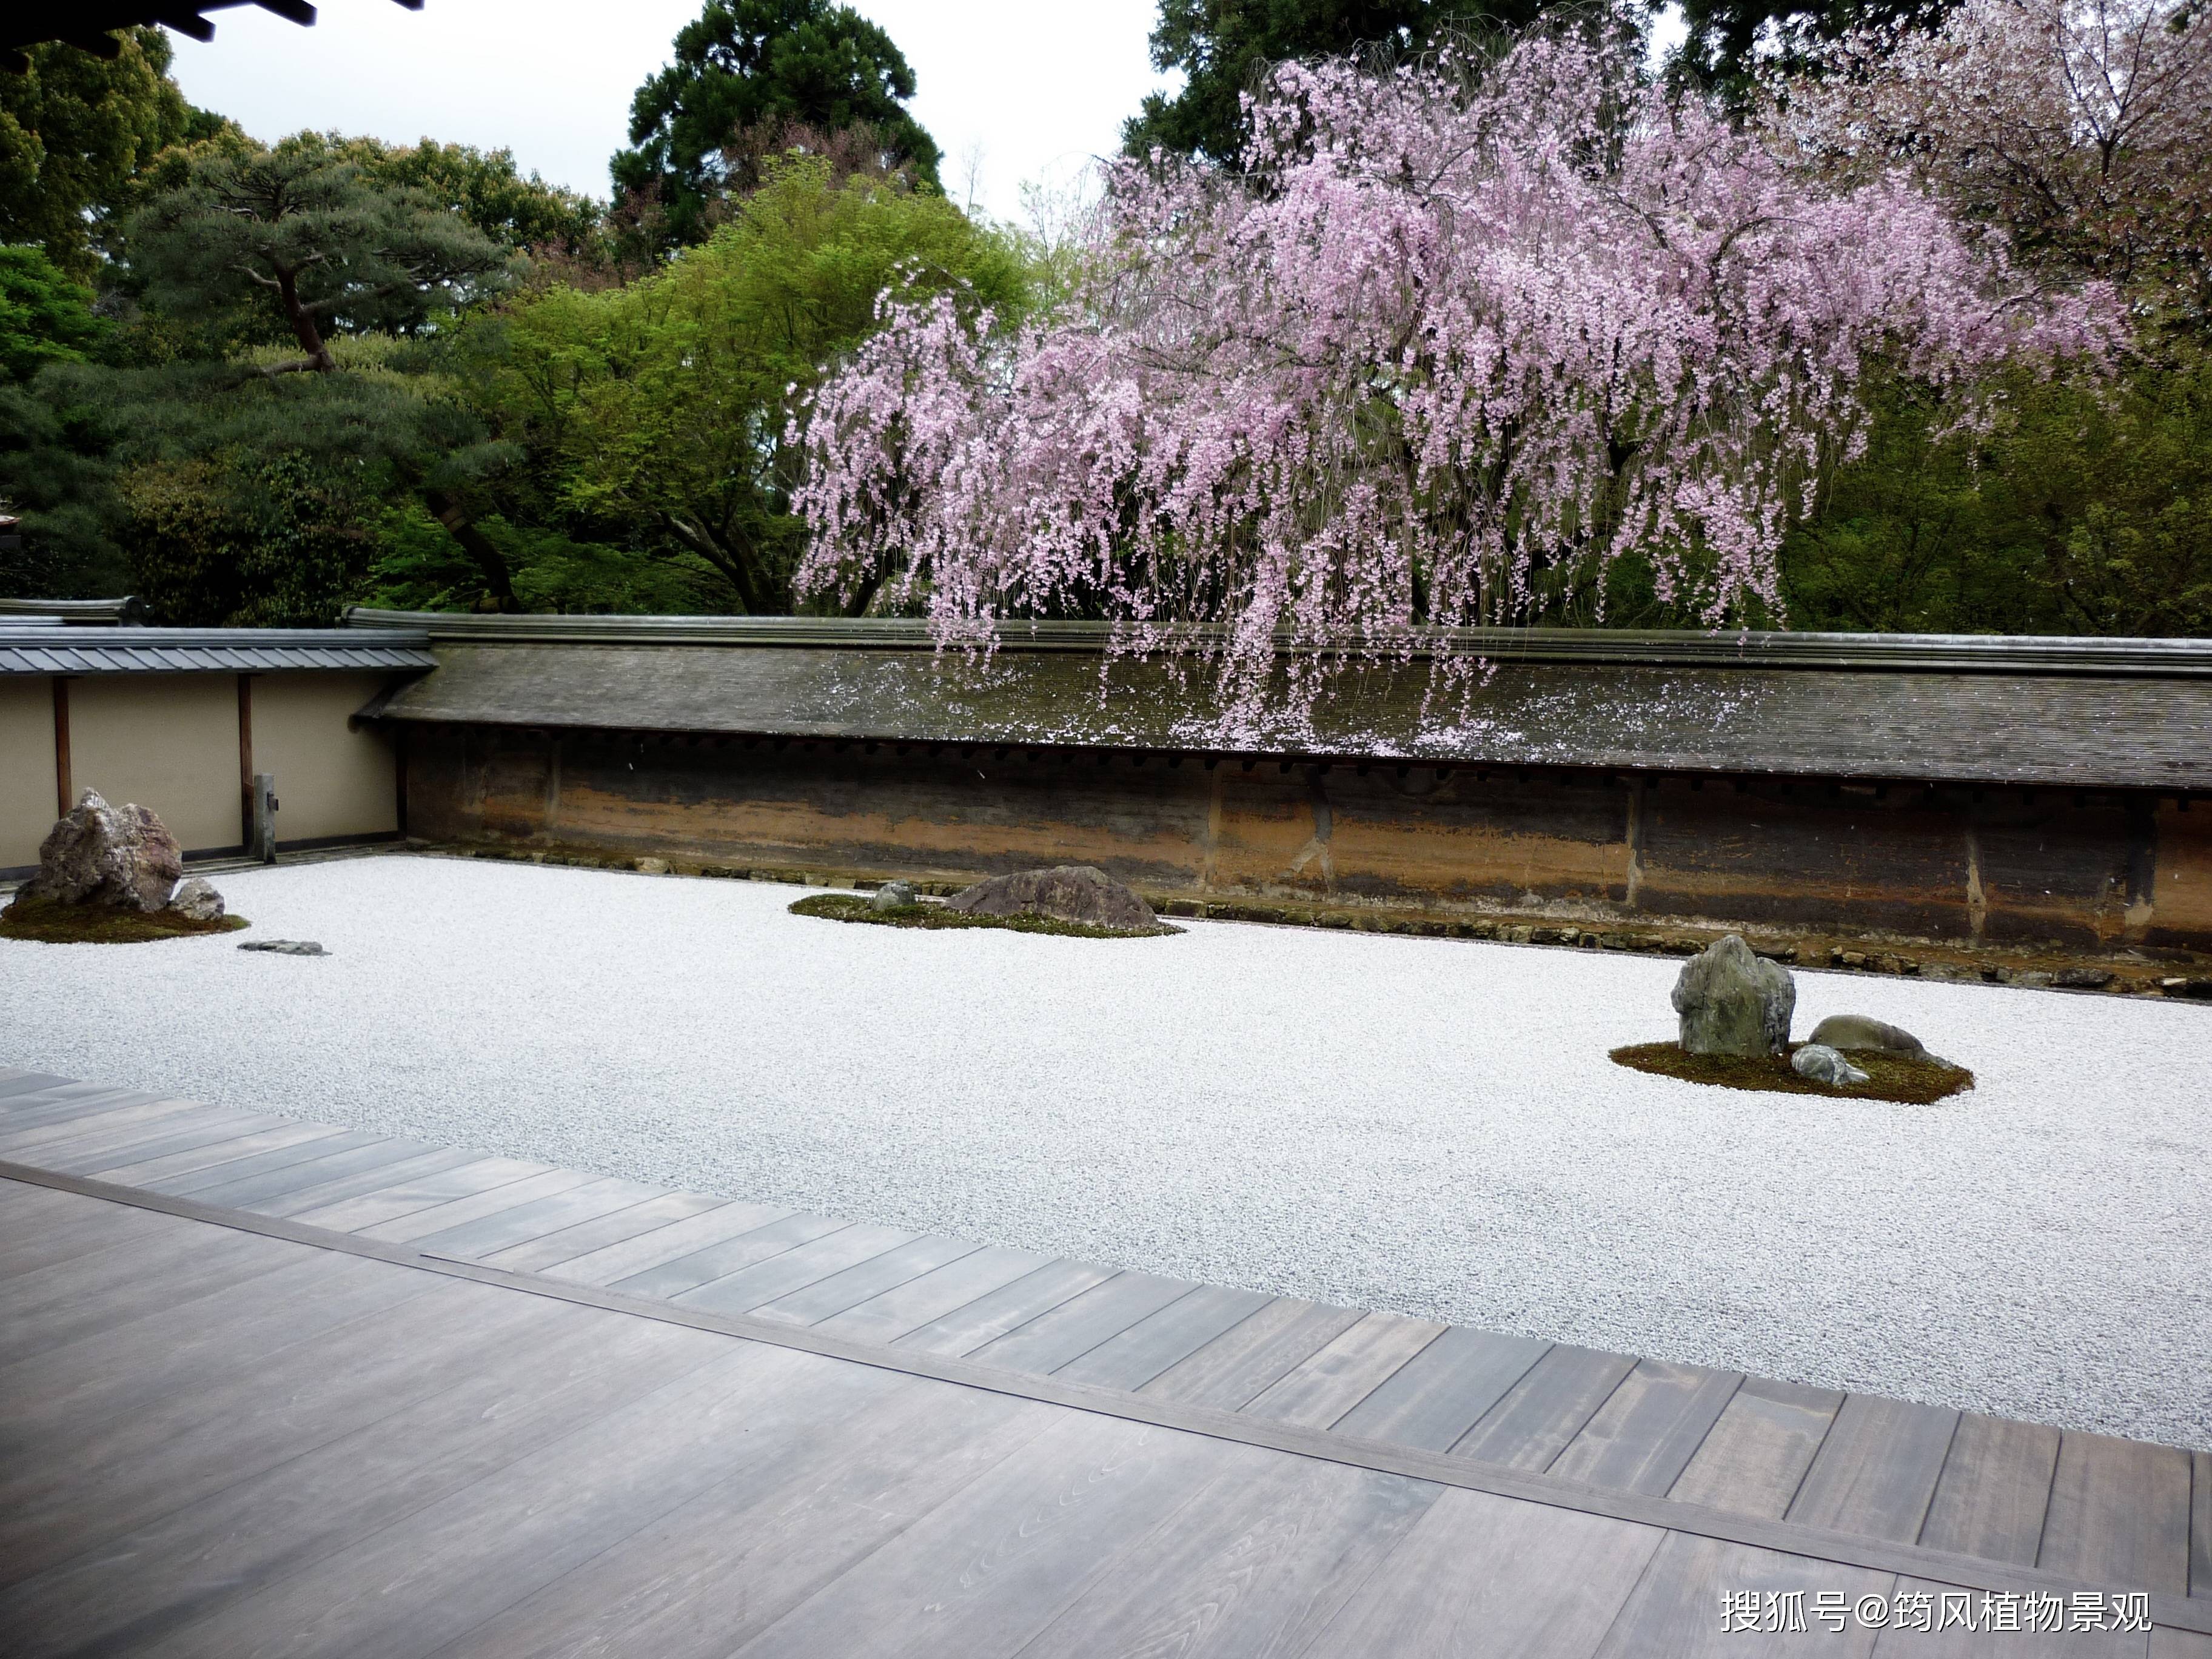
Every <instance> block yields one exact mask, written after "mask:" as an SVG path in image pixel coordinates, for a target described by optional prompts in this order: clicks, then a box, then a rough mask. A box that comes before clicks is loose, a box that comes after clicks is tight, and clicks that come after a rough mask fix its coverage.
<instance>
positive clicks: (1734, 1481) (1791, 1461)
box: [1667, 1376, 1844, 1520]
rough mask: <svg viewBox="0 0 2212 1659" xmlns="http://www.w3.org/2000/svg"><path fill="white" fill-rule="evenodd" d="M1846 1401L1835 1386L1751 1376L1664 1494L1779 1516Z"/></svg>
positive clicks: (1767, 1516) (1745, 1512)
mask: <svg viewBox="0 0 2212 1659" xmlns="http://www.w3.org/2000/svg"><path fill="white" fill-rule="evenodd" d="M1843 1403H1844V1396H1843V1395H1842V1394H1841V1393H1840V1392H1839V1391H1838V1390H1836V1389H1816V1388H1813V1387H1811V1386H1809V1385H1808V1384H1806V1383H1784V1382H1783V1381H1781V1380H1780V1379H1778V1378H1776V1377H1771V1376H1747V1377H1746V1378H1744V1380H1743V1386H1742V1387H1741V1388H1740V1389H1737V1390H1736V1391H1735V1397H1734V1398H1732V1399H1731V1400H1730V1401H1729V1402H1728V1408H1727V1409H1726V1410H1725V1411H1723V1412H1722V1413H1721V1415H1720V1420H1719V1421H1718V1422H1717V1423H1715V1424H1714V1425H1713V1431H1712V1432H1711V1434H1709V1435H1707V1436H1706V1437H1705V1443H1704V1444H1703V1445H1701V1446H1699V1448H1698V1450H1697V1455H1695V1456H1693V1457H1692V1458H1691V1459H1690V1462H1689V1465H1688V1467H1687V1468H1685V1469H1683V1471H1682V1474H1681V1478H1680V1479H1679V1480H1676V1481H1675V1482H1674V1486H1672V1487H1670V1488H1669V1489H1668V1493H1667V1495H1668V1497H1669V1498H1680V1499H1681V1500H1682V1501H1683V1502H1684V1503H1686V1504H1706V1505H1708V1506H1709V1507H1711V1508H1713V1509H1717V1510H1732V1511H1733V1512H1735V1514H1737V1515H1755V1516H1762V1517H1764V1518H1765V1519H1768V1520H1780V1519H1781V1518H1782V1516H1783V1515H1784V1512H1786V1511H1787V1510H1788V1509H1789V1508H1790V1500H1791V1499H1792V1498H1796V1495H1797V1488H1798V1487H1799V1486H1802V1485H1803V1484H1804V1480H1805V1471H1806V1470H1808V1469H1809V1468H1812V1467H1813V1459H1814V1455H1816V1454H1817V1453H1818V1452H1819V1451H1820V1443H1821V1441H1823V1440H1824V1439H1826V1437H1827V1434H1828V1425H1830V1424H1832V1423H1833V1422H1834V1421H1835V1420H1836V1413H1837V1412H1838V1410H1839V1409H1840V1408H1841V1407H1842V1406H1843Z"/></svg>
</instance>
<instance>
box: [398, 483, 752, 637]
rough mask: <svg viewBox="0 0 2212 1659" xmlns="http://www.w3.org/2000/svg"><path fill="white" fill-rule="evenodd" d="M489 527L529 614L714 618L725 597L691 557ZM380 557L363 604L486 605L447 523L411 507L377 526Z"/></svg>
mask: <svg viewBox="0 0 2212 1659" xmlns="http://www.w3.org/2000/svg"><path fill="white" fill-rule="evenodd" d="M481 527H482V529H483V532H484V533H485V534H486V535H487V536H489V538H491V540H492V543H493V544H494V545H495V546H496V547H497V548H498V549H499V550H500V552H501V556H503V557H504V558H505V559H506V561H507V568H508V569H509V570H510V571H512V572H513V581H514V592H515V597H516V598H517V599H519V600H520V602H521V604H522V606H523V608H524V609H525V610H527V611H555V612H558V613H561V614H562V615H569V616H588V615H638V614H645V615H663V616H665V615H684V614H696V613H698V612H701V611H714V609H716V608H717V607H718V606H719V605H720V603H721V596H722V594H723V593H724V592H726V588H725V587H724V586H723V584H722V583H721V581H720V578H719V577H717V576H716V574H715V573H714V570H713V569H712V568H709V567H708V566H707V565H706V564H704V563H703V562H701V561H700V560H699V559H697V558H696V557H694V556H690V555H689V554H686V553H684V552H682V551H681V550H678V551H674V552H670V551H666V550H640V549H635V548H627V547H618V546H614V545H611V544H608V543H605V542H586V541H578V540H575V539H574V538H571V537H570V536H568V534H567V533H566V532H562V531H560V530H557V529H546V528H542V527H537V526H526V525H514V524H510V523H509V522H508V521H507V520H506V519H504V518H501V517H499V516H497V515H491V516H488V517H486V518H485V519H484V520H483V521H482V526H481ZM376 541H377V544H378V547H379V553H378V556H377V560H376V562H375V564H374V567H373V568H371V570H370V572H369V583H368V588H367V589H366V591H365V593H364V595H363V598H362V601H361V603H362V604H365V605H383V606H387V607H389V608H391V609H392V610H397V611H466V610H470V609H472V608H474V607H475V606H477V605H479V604H481V603H482V593H483V573H482V571H481V570H479V569H478V568H477V566H476V565H475V564H474V563H473V562H471V560H470V559H469V558H468V557H467V556H465V554H464V553H463V552H462V551H461V550H460V549H459V547H458V546H457V545H456V544H454V542H453V538H452V537H451V536H449V535H447V533H446V531H445V528H444V526H441V525H440V524H439V523H438V521H437V520H435V519H433V518H432V517H431V516H430V514H429V513H428V512H427V511H425V510H424V508H423V507H422V504H421V503H420V502H419V501H407V502H404V503H403V504H401V505H398V506H395V507H390V508H388V509H387V510H386V513H385V514H384V515H383V517H382V518H381V519H380V520H379V521H378V523H377V526H376Z"/></svg>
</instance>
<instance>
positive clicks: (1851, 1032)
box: [1806, 1014, 1928, 1054]
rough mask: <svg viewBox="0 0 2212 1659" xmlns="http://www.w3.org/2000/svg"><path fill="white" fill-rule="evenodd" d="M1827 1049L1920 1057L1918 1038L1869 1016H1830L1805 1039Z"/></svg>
mask: <svg viewBox="0 0 2212 1659" xmlns="http://www.w3.org/2000/svg"><path fill="white" fill-rule="evenodd" d="M1806 1041H1807V1042H1817V1043H1819V1044H1820V1045H1821V1046H1822V1047H1824V1048H1844V1049H1849V1048H1877V1049H1880V1050H1881V1052H1882V1053H1883V1054H1926V1053H1927V1052H1928V1050H1927V1048H1925V1047H1923V1045H1922V1043H1921V1041H1920V1039H1919V1038H1918V1037H1917V1036H1913V1035H1912V1033H1911V1032H1910V1031H1908V1030H1904V1029H1903V1028H1902V1027H1900V1026H1896V1025H1892V1024H1889V1023H1888V1022H1887V1020H1880V1019H1875V1018H1873V1017H1872V1016H1871V1015H1869V1014H1830V1015H1829V1016H1828V1017H1827V1018H1826V1019H1824V1020H1822V1021H1821V1022H1820V1024H1818V1025H1815V1026H1814V1028H1813V1035H1812V1036H1810V1037H1808V1038H1807V1039H1806Z"/></svg>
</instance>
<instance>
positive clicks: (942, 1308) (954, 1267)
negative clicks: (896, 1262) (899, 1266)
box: [819, 1245, 1052, 1342]
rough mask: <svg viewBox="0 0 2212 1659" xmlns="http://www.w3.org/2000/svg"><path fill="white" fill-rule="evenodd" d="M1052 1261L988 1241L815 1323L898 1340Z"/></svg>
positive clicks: (865, 1337)
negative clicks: (942, 1264) (943, 1264)
mask: <svg viewBox="0 0 2212 1659" xmlns="http://www.w3.org/2000/svg"><path fill="white" fill-rule="evenodd" d="M1051 1260H1052V1258H1051V1257H1050V1256H1044V1255H1037V1254H1036V1252H1035V1251H1034V1250H1010V1249H1001V1248H1000V1247H998V1246H995V1245H987V1246H985V1247H984V1248H983V1249H980V1250H977V1251H976V1252H975V1254H974V1255H963V1256H962V1257H961V1258H960V1259H959V1260H958V1261H949V1262H947V1263H946V1264H945V1266H944V1267H939V1268H938V1269H936V1270H935V1271H934V1272H933V1273H924V1274H922V1275H921V1277H920V1278H918V1279H908V1280H907V1282H906V1283H905V1284H903V1285H898V1286H896V1287H895V1288H894V1289H891V1290H888V1291H883V1292H882V1293H881V1294H879V1295H877V1296H872V1297H869V1298H868V1299H867V1300H866V1302H863V1303H860V1304H858V1305H857V1306H854V1307H850V1308H848V1309H846V1310H845V1311H844V1312H842V1313H841V1314H836V1315H834V1316H831V1317H830V1318H828V1319H825V1320H823V1322H822V1324H821V1326H820V1327H819V1328H820V1329H822V1330H823V1331H825V1332H829V1333H831V1334H835V1335H838V1336H845V1337H850V1338H852V1339H853V1340H855V1341H859V1342H896V1341H897V1340H899V1338H901V1337H902V1336H904V1335H906V1334H908V1332H909V1331H914V1330H918V1329H920V1328H921V1327H922V1326H924V1325H927V1324H928V1323H929V1322H930V1321H932V1320H933V1319H942V1318H943V1317H945V1315H947V1314H950V1313H952V1312H954V1311H956V1310H958V1309H961V1308H964V1307H966V1306H967V1305H968V1304H969V1303H971V1302H974V1301H976V1300H978V1299H979V1298H981V1297H986V1296H988V1295H990V1294H991V1293H992V1292H993V1291H1002V1290H1004V1289H1005V1288H1006V1286H1007V1285H1011V1284H1012V1283H1013V1282H1014V1281H1015V1280H1016V1279H1022V1278H1024V1277H1026V1276H1027V1275H1029V1274H1030V1273H1035V1272H1036V1270H1037V1269H1038V1268H1040V1267H1044V1266H1046V1265H1047V1264H1048V1262H1049V1261H1051Z"/></svg>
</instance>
